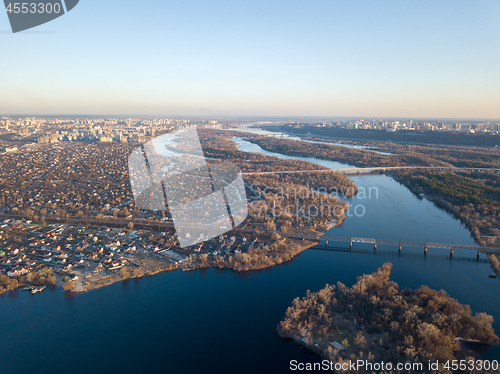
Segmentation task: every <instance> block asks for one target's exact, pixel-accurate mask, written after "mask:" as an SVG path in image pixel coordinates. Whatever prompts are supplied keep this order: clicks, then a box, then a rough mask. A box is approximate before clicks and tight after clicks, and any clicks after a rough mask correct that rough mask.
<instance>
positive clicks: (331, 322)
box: [277, 263, 498, 373]
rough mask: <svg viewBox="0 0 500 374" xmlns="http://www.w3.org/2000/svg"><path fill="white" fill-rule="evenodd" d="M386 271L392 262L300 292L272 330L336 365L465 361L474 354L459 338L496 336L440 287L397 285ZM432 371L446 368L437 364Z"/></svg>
mask: <svg viewBox="0 0 500 374" xmlns="http://www.w3.org/2000/svg"><path fill="white" fill-rule="evenodd" d="M391 271H392V264H390V263H386V264H384V265H383V266H382V267H380V268H379V269H378V270H377V271H376V272H374V273H373V274H368V275H363V276H360V277H358V278H357V282H356V284H354V285H353V286H352V287H350V288H349V287H347V286H345V285H344V284H342V283H340V282H339V283H337V286H331V285H328V284H327V285H326V286H325V288H323V289H322V290H320V291H318V292H310V291H309V290H308V291H307V294H306V296H305V297H303V298H296V299H295V300H293V304H292V306H290V307H289V308H288V309H287V311H286V313H285V317H284V318H283V320H282V321H281V322H280V323H279V325H278V327H277V331H278V334H279V335H280V336H281V337H282V338H290V339H293V341H294V342H296V343H297V344H300V345H303V346H305V347H306V348H308V349H310V350H311V351H313V352H315V353H317V354H319V355H320V356H321V357H322V358H324V359H328V360H331V361H335V362H340V363H341V362H345V361H347V360H357V359H363V360H368V361H369V362H381V361H382V360H384V361H392V362H428V360H432V361H436V360H439V361H440V362H442V361H443V360H455V359H472V358H473V357H474V352H473V351H470V350H468V349H467V348H466V347H465V346H464V344H462V343H461V340H462V339H464V340H469V339H470V340H478V341H480V342H482V343H484V344H490V343H493V342H495V341H497V340H498V337H497V336H496V335H495V332H494V330H493V328H492V323H493V317H491V316H490V315H487V314H485V313H476V314H474V315H473V314H472V311H471V309H470V307H469V306H468V305H462V304H460V303H459V302H458V301H457V300H455V299H453V298H451V297H450V296H448V295H447V293H446V292H445V291H443V290H441V291H436V290H432V289H430V288H429V287H427V286H421V287H420V288H419V289H417V290H410V289H404V290H400V289H399V286H398V284H397V283H395V282H393V281H391V280H390V275H391ZM457 338H459V339H457ZM333 342H337V344H334V345H335V346H336V347H337V348H335V347H334V345H332V343H333ZM339 343H340V344H341V345H342V346H339V345H338V344H339ZM347 372H349V371H347ZM438 372H439V373H447V372H448V371H447V370H446V369H444V368H443V367H441V368H440V370H439V371H438ZM479 372H481V371H467V373H479ZM491 372H492V371H490V373H491ZM349 373H350V372H349Z"/></svg>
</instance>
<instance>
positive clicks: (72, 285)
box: [63, 279, 75, 291]
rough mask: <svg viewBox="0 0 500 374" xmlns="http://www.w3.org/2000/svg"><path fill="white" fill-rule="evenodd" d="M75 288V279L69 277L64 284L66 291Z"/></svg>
mask: <svg viewBox="0 0 500 374" xmlns="http://www.w3.org/2000/svg"><path fill="white" fill-rule="evenodd" d="M73 288H75V281H72V280H69V279H68V280H67V281H66V282H64V285H63V289H64V291H71V290H73Z"/></svg>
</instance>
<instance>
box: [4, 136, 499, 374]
mask: <svg viewBox="0 0 500 374" xmlns="http://www.w3.org/2000/svg"><path fill="white" fill-rule="evenodd" d="M237 141H238V143H239V144H238V147H239V148H240V149H241V150H247V151H252V152H258V151H261V150H260V149H259V147H258V146H256V145H254V144H251V143H248V142H246V141H244V140H241V139H237ZM262 153H264V154H267V155H276V154H273V153H270V152H262ZM279 156H280V157H281V158H294V157H289V156H283V155H279ZM302 159H304V160H306V161H311V159H310V158H302ZM314 162H317V163H319V164H321V165H323V166H328V167H332V168H340V167H348V165H343V164H339V163H333V162H331V161H324V160H323V161H321V160H315V161H314ZM353 180H354V181H355V182H356V183H357V184H358V186H359V187H360V190H361V188H363V189H365V190H366V191H368V190H369V189H370V188H371V189H372V196H371V198H368V196H366V198H364V197H363V196H362V195H361V194H358V196H356V197H353V198H351V199H348V201H349V203H350V205H351V209H350V211H351V213H350V214H351V215H352V216H351V217H347V219H346V220H345V222H344V223H343V224H342V225H341V226H340V227H336V228H332V229H331V230H330V231H329V234H330V235H336V236H357V237H377V238H379V239H392V240H399V239H400V238H401V239H402V240H409V241H425V240H428V241H429V242H443V243H451V242H454V243H456V244H473V239H472V238H471V236H470V233H469V232H468V230H467V229H466V228H465V226H464V225H462V224H461V223H460V222H459V221H458V220H457V219H455V218H453V217H452V216H450V215H449V214H448V213H446V212H444V211H443V210H441V209H439V208H438V207H436V206H435V205H434V204H433V203H432V202H430V201H428V200H425V199H423V200H421V199H418V198H417V197H415V196H414V195H413V194H411V192H410V191H409V190H408V189H406V188H405V187H403V186H401V185H400V184H399V183H397V182H396V181H394V180H392V179H391V178H389V177H386V176H381V175H368V176H356V177H353ZM374 187H376V189H377V191H378V195H377V196H376V195H375V194H374V192H373V191H374ZM356 206H363V208H364V214H359V213H360V212H361V211H360V209H361V208H358V211H357V213H358V214H355V212H354V209H355V207H356ZM344 245H345V243H344ZM355 247H356V248H358V249H365V250H367V252H366V253H363V252H356V251H353V252H347V251H342V250H318V249H309V250H306V251H304V252H302V253H301V254H300V255H299V256H298V257H296V258H295V259H294V260H293V261H292V262H290V263H287V264H283V265H281V266H277V267H273V268H271V269H266V270H262V271H257V272H248V273H237V272H233V271H228V270H216V269H208V270H195V271H190V272H182V271H175V272H170V273H162V274H158V275H155V276H152V277H144V278H141V279H136V280H128V281H125V282H121V283H116V284H113V285H111V286H108V287H105V288H102V289H98V290H94V291H91V292H89V293H85V294H81V295H78V296H76V297H74V298H68V297H65V296H64V294H63V292H62V290H61V289H60V288H52V289H47V290H45V291H44V292H43V293H41V294H37V295H31V294H29V293H27V292H21V291H15V292H11V293H8V294H6V295H4V296H2V297H0V336H1V339H0V373H2V374H18V373H35V372H36V373H67V372H71V373H107V374H109V373H139V372H140V373H152V372H159V373H163V372H169V373H170V372H171V373H288V372H290V370H289V362H290V360H298V361H299V362H319V358H318V357H316V356H315V355H313V354H311V353H309V352H307V351H306V350H305V349H300V348H299V347H298V346H296V345H295V344H293V343H292V342H290V341H287V340H282V339H280V338H279V337H278V335H277V333H276V326H277V324H278V323H279V321H280V319H281V318H282V317H283V315H284V313H285V310H286V308H287V307H288V306H289V305H290V304H291V302H292V300H293V299H294V298H295V297H297V296H304V295H305V293H306V290H308V289H310V290H312V291H316V290H318V289H320V288H322V287H324V285H325V284H326V283H329V284H335V283H336V282H338V281H341V282H343V283H345V284H347V285H349V286H350V285H352V284H353V283H354V282H355V281H356V277H357V276H359V275H362V274H363V273H371V272H373V271H375V270H376V269H377V268H378V267H379V266H381V265H382V264H383V263H385V262H391V263H393V264H394V267H393V274H392V280H394V281H396V282H397V283H399V285H400V286H401V287H402V288H404V287H411V288H417V287H419V286H420V285H422V284H426V285H428V286H430V287H431V288H435V289H444V290H446V291H447V292H448V293H449V294H450V295H451V296H452V297H454V298H456V299H458V301H460V302H461V303H464V304H469V305H470V306H471V308H472V310H473V311H474V312H486V313H488V314H491V315H493V316H494V318H495V320H496V322H495V324H494V327H495V330H496V331H497V334H498V333H499V332H500V323H499V322H500V308H499V307H498V300H499V297H498V295H500V282H499V281H498V279H490V278H488V274H489V273H491V270H490V267H489V264H488V263H486V262H484V261H483V260H484V258H481V261H479V262H476V261H474V259H475V252H472V251H471V252H472V253H471V252H467V251H455V254H454V257H453V259H452V260H450V258H449V256H448V255H447V253H446V251H445V250H443V251H444V252H439V251H438V250H434V249H429V253H428V254H427V256H425V257H424V255H423V249H418V248H414V249H412V250H410V249H406V248H404V249H403V252H402V253H401V254H398V251H397V249H396V248H390V247H383V246H381V247H379V248H378V249H377V253H376V254H375V253H373V251H372V250H370V246H369V245H365V247H363V246H362V245H359V244H356V245H355ZM472 257H473V258H472ZM483 357H485V358H490V359H493V358H496V359H498V358H500V347H499V346H492V347H490V348H489V349H488V350H487V351H485V352H483Z"/></svg>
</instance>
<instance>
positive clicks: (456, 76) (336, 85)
mask: <svg viewBox="0 0 500 374" xmlns="http://www.w3.org/2000/svg"><path fill="white" fill-rule="evenodd" d="M0 46H1V51H2V53H1V57H0V113H19V114H31V113H33V114H49V113H50V114H125V115H126V114H144V115H262V116H271V115H275V116H295V115H297V116H360V117H443V118H500V0H474V1H471V0H404V1H402V0H366V1H361V0H286V1H281V0H277V1H272V0H271V1H270V0H266V1H261V0H252V1H248V2H243V1H234V0H231V1H194V0H184V1H175V2H174V1H168V0H167V1H165V0H148V1H131V0H120V1H117V0H105V1H103V0H80V4H79V5H78V6H77V7H76V8H75V9H73V10H72V11H71V12H69V13H68V14H67V15H65V16H63V17H60V18H58V19H56V20H54V21H52V22H50V23H48V24H45V25H42V26H40V27H37V28H35V29H32V30H29V31H27V32H22V33H18V34H12V33H11V32H10V26H9V23H8V18H7V14H6V13H5V12H0Z"/></svg>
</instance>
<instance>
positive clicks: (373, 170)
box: [241, 166, 500, 175]
mask: <svg viewBox="0 0 500 374" xmlns="http://www.w3.org/2000/svg"><path fill="white" fill-rule="evenodd" d="M405 169H428V170H438V171H439V170H440V171H444V170H447V171H493V172H500V169H496V168H470V167H469V168H466V167H455V166H376V167H368V168H344V169H323V170H284V171H262V172H254V173H241V174H243V175H253V174H259V175H262V174H300V173H327V172H334V173H344V174H370V173H383V172H385V171H390V170H405Z"/></svg>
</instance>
